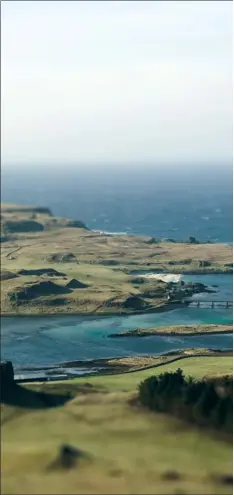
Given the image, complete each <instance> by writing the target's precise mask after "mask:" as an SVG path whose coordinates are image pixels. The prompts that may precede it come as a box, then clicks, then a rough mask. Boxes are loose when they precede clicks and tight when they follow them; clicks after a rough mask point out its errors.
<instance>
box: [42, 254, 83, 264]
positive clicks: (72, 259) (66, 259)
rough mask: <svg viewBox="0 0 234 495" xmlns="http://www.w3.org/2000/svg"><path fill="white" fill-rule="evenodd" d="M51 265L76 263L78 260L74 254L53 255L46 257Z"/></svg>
mask: <svg viewBox="0 0 234 495" xmlns="http://www.w3.org/2000/svg"><path fill="white" fill-rule="evenodd" d="M46 261H49V262H50V263H76V262H77V259H76V256H75V255H74V254H73V253H52V254H48V255H47V256H46Z"/></svg>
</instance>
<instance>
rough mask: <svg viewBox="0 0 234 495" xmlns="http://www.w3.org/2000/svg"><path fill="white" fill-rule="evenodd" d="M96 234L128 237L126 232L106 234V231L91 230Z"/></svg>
mask: <svg viewBox="0 0 234 495" xmlns="http://www.w3.org/2000/svg"><path fill="white" fill-rule="evenodd" d="M93 232H96V233H97V234H105V235H129V234H128V233H127V232H108V231H106V230H93Z"/></svg>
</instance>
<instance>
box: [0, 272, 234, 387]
mask: <svg viewBox="0 0 234 495" xmlns="http://www.w3.org/2000/svg"><path fill="white" fill-rule="evenodd" d="M187 277H188V278H189V280H199V281H201V282H202V283H204V284H207V285H218V288H217V291H218V292H217V298H218V299H222V300H225V299H232V276H231V275H203V276H202V275H200V276H186V279H187ZM206 296H208V297H209V298H210V296H211V295H210V294H201V296H200V297H201V298H204V297H206ZM213 296H216V294H212V298H213ZM197 297H198V295H196V298H197ZM232 321H233V314H232V310H231V309H221V308H216V309H198V308H192V307H186V308H178V309H174V310H171V311H167V312H163V313H149V314H141V315H137V314H135V315H130V316H113V317H101V316H98V317H93V316H92V317H91V316H69V315H63V316H56V317H54V316H34V317H30V316H23V317H2V318H1V338H2V343H1V355H2V359H9V360H11V361H12V362H13V365H14V368H15V372H16V375H22V374H23V373H22V368H23V367H25V366H32V367H35V366H41V367H43V366H49V365H52V366H53V365H56V364H57V363H62V362H65V361H75V360H87V359H98V358H111V357H123V356H124V357H125V356H136V355H158V354H162V353H166V352H169V351H172V350H181V349H186V348H191V347H195V348H204V347H208V348H210V349H232V345H233V341H232V335H230V334H225V335H224V334H222V335H198V336H191V337H171V336H165V337H163V336H158V337H155V336H154V337H144V339H139V338H132V337H125V338H124V339H118V338H117V339H110V338H108V335H110V334H112V333H118V332H121V331H123V330H133V329H135V328H140V327H141V328H149V327H154V326H168V325H189V324H232ZM66 371H67V370H66ZM96 371H97V370H96ZM96 371H95V370H92V372H96ZM57 372H58V373H59V370H57ZM67 372H68V371H67ZM72 372H73V374H74V373H75V370H74V369H73V370H72ZM88 372H89V373H90V369H89V370H87V369H84V370H83V372H82V370H81V369H79V370H78V371H77V373H78V374H79V375H80V374H86V373H88ZM27 376H28V378H30V376H29V375H28V373H27ZM40 376H42V375H41V373H40ZM51 376H52V375H51Z"/></svg>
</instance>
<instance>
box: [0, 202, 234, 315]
mask: <svg viewBox="0 0 234 495" xmlns="http://www.w3.org/2000/svg"><path fill="white" fill-rule="evenodd" d="M144 270H145V271H148V272H156V273H158V274H159V273H164V274H166V273H167V274H195V273H196V274H199V273H232V270H233V265H232V246H230V245H218V244H212V243H208V242H207V243H204V244H202V243H199V242H198V241H197V240H196V239H195V238H194V237H190V238H189V239H188V240H185V241H183V242H182V241H181V242H175V241H174V240H173V239H166V240H156V239H153V238H150V237H144V236H141V237H140V236H133V235H111V234H105V233H101V232H100V233H99V232H92V231H90V230H89V229H88V228H87V226H86V225H85V224H84V223H83V222H82V221H81V220H69V219H64V218H58V217H55V216H53V214H52V212H51V211H50V209H49V208H46V207H35V206H32V207H28V206H22V205H12V204H2V206H1V313H2V315H7V314H11V315H12V314H17V315H20V314H22V315H24V314H30V315H32V314H75V313H76V314H113V313H116V314H129V313H134V312H148V311H156V310H163V309H165V307H168V301H169V299H170V296H169V294H173V298H172V299H173V302H178V303H180V302H181V301H182V298H183V297H184V295H186V297H188V296H190V295H192V294H194V293H197V292H202V291H207V290H208V289H207V288H206V287H205V286H203V285H202V284H194V283H193V284H191V283H190V284H184V283H183V287H182V283H177V284H175V283H173V282H168V281H165V280H161V279H155V278H143V277H141V276H139V275H137V273H140V272H141V271H144ZM182 295H183V297H182Z"/></svg>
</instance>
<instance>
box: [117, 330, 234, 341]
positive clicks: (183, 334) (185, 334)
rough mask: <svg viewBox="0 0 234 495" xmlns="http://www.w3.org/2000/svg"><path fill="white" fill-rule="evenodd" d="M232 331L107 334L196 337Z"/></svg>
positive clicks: (136, 336)
mask: <svg viewBox="0 0 234 495" xmlns="http://www.w3.org/2000/svg"><path fill="white" fill-rule="evenodd" d="M232 333H233V330H223V331H222V330H217V331H211V332H183V333H182V332H181V333H180V332H177V333H176V332H171V333H163V332H157V333H156V332H155V333H153V332H148V333H147V332H144V333H143V332H142V334H140V333H139V335H136V334H132V335H131V334H130V333H129V334H128V335H127V334H111V335H108V338H111V339H112V338H113V339H114V338H124V337H125V338H126V337H130V338H143V337H196V336H198V335H200V336H201V335H202V336H208V335H225V334H226V335H228V334H232Z"/></svg>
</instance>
